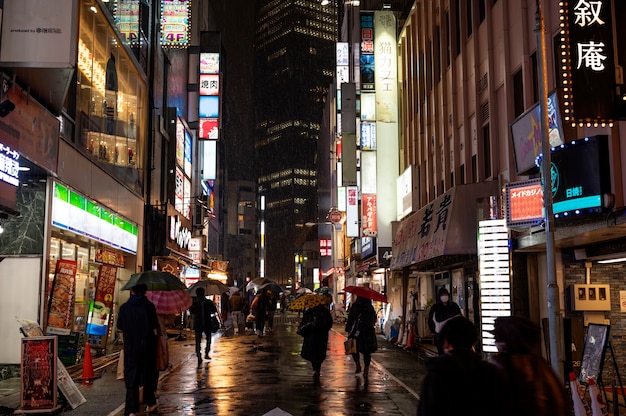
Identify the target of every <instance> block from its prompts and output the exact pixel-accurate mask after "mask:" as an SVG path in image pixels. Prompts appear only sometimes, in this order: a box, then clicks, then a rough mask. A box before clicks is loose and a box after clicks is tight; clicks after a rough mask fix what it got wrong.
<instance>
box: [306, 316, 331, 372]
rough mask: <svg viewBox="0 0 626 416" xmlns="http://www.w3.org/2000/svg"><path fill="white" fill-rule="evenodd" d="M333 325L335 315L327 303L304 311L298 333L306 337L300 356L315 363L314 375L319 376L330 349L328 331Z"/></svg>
mask: <svg viewBox="0 0 626 416" xmlns="http://www.w3.org/2000/svg"><path fill="white" fill-rule="evenodd" d="M332 326H333V317H332V315H331V314H330V311H329V310H328V307H327V306H325V305H318V306H315V307H313V308H309V309H307V310H306V311H304V314H303V315H302V321H301V322H300V326H299V327H298V334H300V335H301V336H303V337H304V341H303V342H302V351H301V352H300V356H301V357H302V358H304V359H305V360H307V361H310V362H311V364H312V365H313V377H314V378H316V379H317V378H319V376H320V370H321V369H322V363H323V362H324V360H325V359H326V350H327V349H328V331H330V328H332Z"/></svg>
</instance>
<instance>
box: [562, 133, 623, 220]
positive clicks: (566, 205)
mask: <svg viewBox="0 0 626 416" xmlns="http://www.w3.org/2000/svg"><path fill="white" fill-rule="evenodd" d="M551 158H552V167H551V170H552V171H551V175H552V207H553V211H554V216H555V218H559V217H567V216H570V215H576V214H583V213H589V212H598V211H601V210H602V209H603V208H605V196H606V195H607V194H609V193H610V192H611V176H610V169H609V165H610V163H609V144H608V137H607V136H594V137H586V138H584V139H582V140H576V141H573V142H570V143H567V144H566V145H563V146H559V147H557V148H555V149H553V151H552V154H551Z"/></svg>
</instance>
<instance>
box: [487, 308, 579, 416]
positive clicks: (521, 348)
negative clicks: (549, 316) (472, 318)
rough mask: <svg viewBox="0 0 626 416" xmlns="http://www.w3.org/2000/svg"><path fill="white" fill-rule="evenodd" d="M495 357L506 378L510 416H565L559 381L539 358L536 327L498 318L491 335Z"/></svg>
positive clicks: (515, 318)
mask: <svg viewBox="0 0 626 416" xmlns="http://www.w3.org/2000/svg"><path fill="white" fill-rule="evenodd" d="M492 333H493V335H494V338H495V342H496V347H497V348H498V354H497V355H496V357H495V358H494V359H493V362H494V363H495V364H496V365H497V366H498V367H500V368H501V369H502V370H503V371H504V373H505V374H506V376H507V380H508V383H509V390H510V392H511V398H512V400H513V402H512V407H511V410H512V411H511V412H510V413H508V414H509V415H511V416H524V415H533V416H548V415H550V416H564V415H567V414H569V413H570V412H569V405H568V399H567V396H566V393H565V389H564V387H563V385H564V383H563V382H559V379H558V377H557V376H556V374H555V373H554V371H553V370H552V367H550V365H549V364H548V362H547V361H546V360H545V359H544V358H543V357H542V356H541V355H540V350H541V330H540V329H539V325H537V324H535V323H534V322H532V321H531V320H529V319H526V318H524V317H521V316H506V317H500V318H497V319H496V321H495V324H494V329H493V331H492Z"/></svg>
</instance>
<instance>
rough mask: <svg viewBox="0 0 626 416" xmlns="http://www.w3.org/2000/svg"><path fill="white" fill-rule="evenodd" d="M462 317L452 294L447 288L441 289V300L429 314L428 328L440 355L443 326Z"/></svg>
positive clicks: (441, 351)
mask: <svg viewBox="0 0 626 416" xmlns="http://www.w3.org/2000/svg"><path fill="white" fill-rule="evenodd" d="M458 315H461V308H459V305H457V304H456V303H454V302H452V301H451V300H450V292H448V289H446V288H445V287H442V288H441V289H439V299H438V300H437V303H435V304H434V305H433V306H432V307H431V308H430V312H429V313H428V327H429V328H430V332H432V333H433V342H434V344H435V346H436V347H437V352H438V353H439V355H441V354H443V340H442V339H441V335H440V333H441V329H442V328H443V325H444V324H445V323H446V322H447V321H448V320H449V319H450V318H454V317H455V316H458Z"/></svg>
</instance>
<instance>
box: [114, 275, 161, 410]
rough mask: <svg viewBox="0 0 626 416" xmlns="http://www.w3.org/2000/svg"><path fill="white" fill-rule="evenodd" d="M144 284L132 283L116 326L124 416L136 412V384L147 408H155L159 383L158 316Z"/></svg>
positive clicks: (137, 394) (137, 395) (138, 404)
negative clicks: (120, 350)
mask: <svg viewBox="0 0 626 416" xmlns="http://www.w3.org/2000/svg"><path fill="white" fill-rule="evenodd" d="M147 289H148V287H147V286H146V285H137V286H133V287H132V289H131V295H130V298H129V299H128V301H127V302H126V303H124V304H123V305H122V306H121V307H120V311H119V313H118V316H117V328H118V329H119V330H120V331H122V333H123V335H124V384H125V385H126V404H125V407H124V415H125V416H129V415H134V414H138V413H139V406H140V403H139V387H140V386H144V389H143V401H144V403H145V404H146V405H147V409H146V410H147V411H148V412H150V411H153V410H155V409H156V397H155V392H156V389H157V382H158V371H157V368H156V351H157V328H158V326H159V322H158V319H157V313H156V309H155V307H154V304H153V303H152V302H150V300H148V298H147V297H146V296H145V294H146V291H147Z"/></svg>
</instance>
